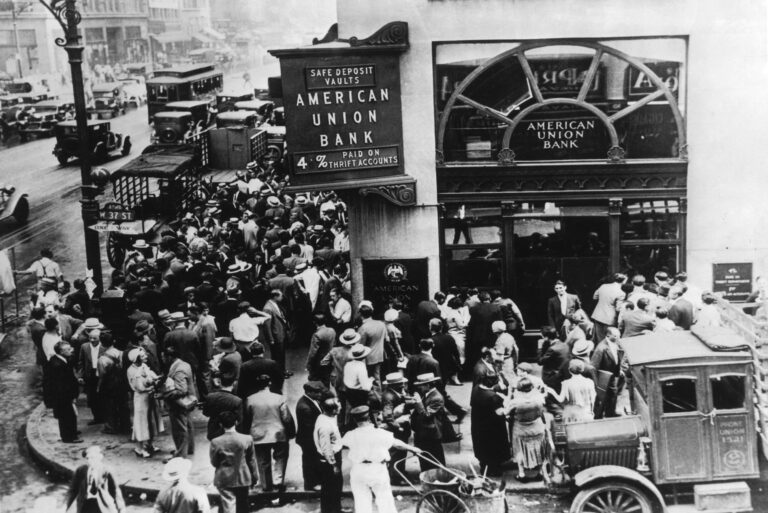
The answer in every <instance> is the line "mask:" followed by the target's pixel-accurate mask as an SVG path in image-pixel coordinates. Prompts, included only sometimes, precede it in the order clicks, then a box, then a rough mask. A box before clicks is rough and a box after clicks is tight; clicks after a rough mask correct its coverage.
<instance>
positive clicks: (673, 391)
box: [661, 378, 699, 413]
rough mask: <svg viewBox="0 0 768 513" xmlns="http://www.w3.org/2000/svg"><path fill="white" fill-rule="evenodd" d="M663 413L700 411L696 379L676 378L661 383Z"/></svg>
mask: <svg viewBox="0 0 768 513" xmlns="http://www.w3.org/2000/svg"><path fill="white" fill-rule="evenodd" d="M661 400H662V404H663V406H662V411H663V412H664V413H687V412H692V411H698V409H699V408H698V402H697V400H696V379H694V378H674V379H667V380H664V381H662V382H661Z"/></svg>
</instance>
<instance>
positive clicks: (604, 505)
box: [570, 481, 655, 513]
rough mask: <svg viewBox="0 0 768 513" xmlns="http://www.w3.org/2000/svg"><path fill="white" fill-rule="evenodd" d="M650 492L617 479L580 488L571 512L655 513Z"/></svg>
mask: <svg viewBox="0 0 768 513" xmlns="http://www.w3.org/2000/svg"><path fill="white" fill-rule="evenodd" d="M654 509H655V508H654V507H653V503H652V502H651V500H650V499H649V498H648V494H647V493H646V492H645V491H644V490H642V489H640V488H638V487H637V486H634V485H631V484H628V483H622V482H617V481H608V482H602V483H598V484H595V485H593V486H590V487H589V488H585V489H583V490H580V491H579V493H578V494H576V497H575V498H574V499H573V503H572V504H571V509H570V513H654Z"/></svg>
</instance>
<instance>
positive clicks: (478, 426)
mask: <svg viewBox="0 0 768 513" xmlns="http://www.w3.org/2000/svg"><path fill="white" fill-rule="evenodd" d="M496 382H497V379H496V377H495V376H492V375H486V376H484V377H483V378H482V379H481V380H480V383H479V384H478V386H477V389H476V390H475V392H474V393H473V394H472V403H471V406H472V447H473V449H474V452H475V458H477V460H478V461H479V462H480V472H482V473H483V475H485V473H486V472H487V473H488V475H490V476H500V475H501V472H502V470H501V464H502V463H504V462H505V461H507V460H508V459H509V457H510V447H509V436H508V435H507V419H506V416H505V414H504V407H503V406H504V404H503V403H504V399H503V398H502V397H501V396H500V395H499V394H497V393H496V391H495V390H494V386H495V385H496Z"/></svg>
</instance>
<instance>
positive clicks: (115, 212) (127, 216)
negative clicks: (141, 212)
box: [99, 203, 136, 223]
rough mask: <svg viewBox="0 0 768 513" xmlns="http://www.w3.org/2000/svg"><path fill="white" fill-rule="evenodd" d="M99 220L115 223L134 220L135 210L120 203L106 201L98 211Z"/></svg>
mask: <svg viewBox="0 0 768 513" xmlns="http://www.w3.org/2000/svg"><path fill="white" fill-rule="evenodd" d="M99 220H101V221H113V222H116V223H120V222H124V221H134V220H136V212H134V211H133V210H132V209H129V208H126V207H124V206H123V205H121V204H120V203H107V204H106V205H104V208H103V209H101V211H100V212H99Z"/></svg>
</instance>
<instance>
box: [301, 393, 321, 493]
mask: <svg viewBox="0 0 768 513" xmlns="http://www.w3.org/2000/svg"><path fill="white" fill-rule="evenodd" d="M327 391H328V389H327V388H325V385H323V384H322V383H321V382H319V381H308V382H306V383H304V395H303V396H301V397H299V400H298V401H297V402H296V445H298V446H299V447H301V471H302V474H303V476H304V490H307V491H309V490H315V491H319V490H320V483H321V481H322V479H321V476H320V473H321V471H322V470H321V465H320V454H319V453H318V452H317V448H316V447H315V440H314V438H313V433H314V431H315V421H317V417H319V416H320V413H322V409H321V407H320V401H321V399H322V397H323V395H324V394H325V393H326V392H327Z"/></svg>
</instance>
